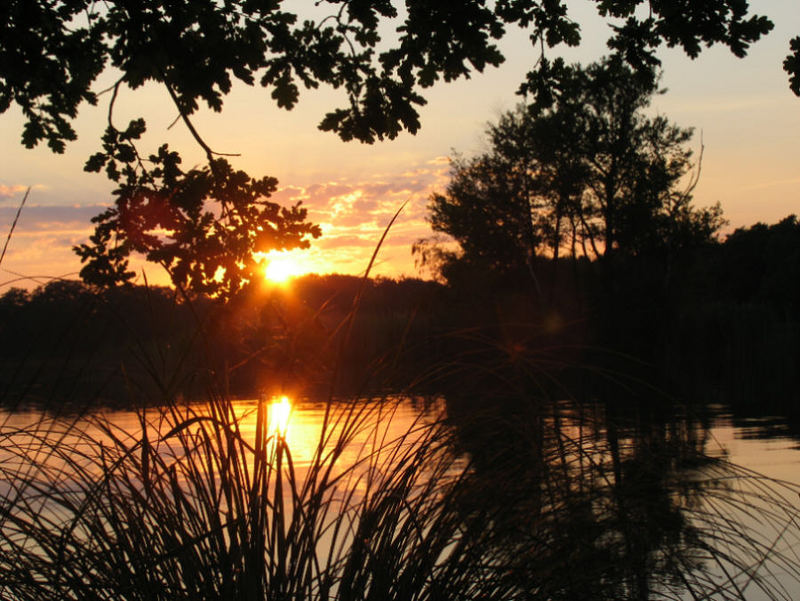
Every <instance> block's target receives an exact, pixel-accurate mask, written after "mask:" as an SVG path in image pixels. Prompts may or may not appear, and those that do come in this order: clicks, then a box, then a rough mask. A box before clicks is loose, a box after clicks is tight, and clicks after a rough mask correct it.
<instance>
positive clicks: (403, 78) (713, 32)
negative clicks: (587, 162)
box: [0, 0, 800, 294]
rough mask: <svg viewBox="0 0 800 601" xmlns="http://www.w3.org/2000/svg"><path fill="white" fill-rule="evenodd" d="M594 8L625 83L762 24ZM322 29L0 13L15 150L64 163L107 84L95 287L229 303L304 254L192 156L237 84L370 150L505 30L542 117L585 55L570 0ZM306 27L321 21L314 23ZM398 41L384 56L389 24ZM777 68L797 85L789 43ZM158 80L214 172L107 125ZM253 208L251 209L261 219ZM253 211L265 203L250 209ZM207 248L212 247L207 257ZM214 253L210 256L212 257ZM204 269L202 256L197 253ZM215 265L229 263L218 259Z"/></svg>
mask: <svg viewBox="0 0 800 601" xmlns="http://www.w3.org/2000/svg"><path fill="white" fill-rule="evenodd" d="M644 2H645V0H636V1H634V2H631V1H629V0H596V6H597V10H598V12H599V13H600V15H602V16H603V17H605V18H607V19H609V20H611V21H612V25H613V27H612V29H613V34H612V36H611V38H610V39H609V46H610V47H611V48H612V50H613V51H614V52H615V53H617V54H618V55H619V56H621V57H623V58H624V59H625V60H626V61H627V62H628V63H629V64H631V65H632V66H633V68H635V69H637V70H639V71H642V72H644V71H647V70H648V69H649V68H650V67H652V66H653V65H655V64H657V63H658V59H657V58H656V56H655V51H656V49H657V48H658V47H659V46H660V45H661V44H667V45H670V46H676V45H677V46H680V47H682V48H683V49H684V50H685V51H686V52H687V54H689V55H690V56H692V57H694V56H696V55H697V54H698V53H699V51H700V49H701V46H702V45H703V44H705V45H711V44H715V43H719V44H724V45H726V46H728V47H729V48H730V49H731V50H732V52H733V53H734V54H735V55H737V56H742V55H744V54H745V52H746V50H747V48H748V47H749V45H750V44H751V43H752V42H754V41H756V40H758V39H759V37H761V36H762V35H764V34H766V33H767V32H768V31H769V30H770V29H771V28H772V24H771V23H770V22H769V20H768V19H766V18H765V17H762V16H751V15H749V14H748V11H749V8H748V4H747V2H746V0H706V1H704V2H682V3H681V4H680V6H679V7H677V8H676V6H675V4H674V3H663V2H655V1H652V0H650V1H648V2H647V6H648V7H649V11H646V15H645V16H643V13H642V11H640V10H637V9H639V8H640V6H641V5H642V4H643V3H644ZM315 6H316V10H317V11H318V12H319V11H322V12H323V13H325V12H326V9H328V10H329V12H330V14H323V15H322V16H321V17H320V18H315V17H314V15H312V14H309V15H300V14H298V13H296V12H294V11H293V10H287V9H285V8H284V7H283V5H282V3H281V2H280V0H140V1H139V2H135V3H131V2H115V1H109V2H103V3H95V2H93V1H91V0H69V1H68V0H55V1H53V2H40V1H38V0H33V1H32V0H8V1H7V2H4V3H3V5H2V8H0V40H2V45H0V112H4V111H6V110H7V109H8V108H9V107H10V106H11V105H12V103H13V104H16V105H18V106H19V107H20V109H21V110H22V113H23V115H24V116H25V118H26V123H25V125H24V129H23V132H22V143H23V144H24V145H25V146H26V147H33V146H36V145H37V144H39V143H40V142H46V143H47V144H48V146H49V147H50V148H51V149H52V150H53V151H54V152H63V151H64V149H65V146H66V143H67V142H68V141H70V140H73V139H75V137H76V132H75V131H74V129H73V128H72V125H71V122H72V121H73V119H74V118H75V116H76V115H77V111H78V108H79V106H80V105H81V103H83V102H87V103H90V104H95V103H96V102H97V101H98V98H99V96H100V92H97V91H96V90H95V89H94V87H93V86H94V85H95V83H96V80H97V78H98V76H99V75H100V74H101V73H102V72H103V71H104V70H105V69H107V68H113V69H114V70H115V72H116V73H118V74H119V78H118V80H117V81H116V83H115V84H114V86H113V87H112V88H111V89H110V90H108V92H109V98H110V99H109V119H108V121H109V123H108V128H107V131H106V134H105V136H104V138H103V149H102V151H101V152H100V153H98V154H96V155H94V156H93V157H91V158H90V160H89V161H88V162H87V165H86V168H87V169H88V170H90V171H99V170H101V169H105V171H106V174H107V175H108V176H109V177H110V178H111V179H112V180H113V181H115V182H117V183H118V188H117V190H116V191H115V206H114V207H112V208H111V209H110V210H109V211H106V212H105V213H103V214H102V215H99V216H98V217H97V218H96V219H95V222H96V232H95V235H94V236H93V237H92V239H91V241H90V244H85V245H81V246H79V247H78V248H77V249H76V250H77V252H78V254H79V255H80V256H81V258H82V260H83V261H85V262H86V266H85V268H84V270H83V272H82V275H83V277H84V278H86V279H87V280H89V281H92V282H95V283H108V282H112V281H119V280H123V281H124V280H127V279H129V278H130V277H131V273H130V272H129V271H128V263H127V259H128V256H129V255H130V253H131V252H138V253H144V254H145V255H146V256H147V257H148V258H149V259H150V260H155V261H158V262H159V263H161V264H163V265H164V266H166V267H167V268H168V269H170V273H171V275H172V277H173V280H174V281H175V282H176V283H177V284H181V285H184V286H187V287H189V288H191V289H195V290H198V291H203V292H210V293H219V294H223V293H229V292H232V291H235V290H237V289H238V288H239V287H240V286H241V285H242V283H243V282H244V281H246V280H247V279H248V278H249V277H251V275H252V273H251V271H252V269H251V265H250V261H249V259H247V257H250V256H251V255H252V253H253V252H254V251H257V250H266V249H269V248H284V247H292V246H298V245H299V246H303V245H307V244H308V238H309V237H315V236H317V235H319V230H318V229H317V228H315V227H314V226H312V225H310V224H308V223H307V222H306V213H305V211H304V209H302V208H301V207H299V206H295V207H291V208H289V209H285V211H287V212H286V213H284V209H280V208H279V207H277V205H275V204H274V203H270V202H269V201H268V200H266V199H267V198H268V197H269V194H270V193H271V192H272V191H273V190H274V188H275V185H276V182H275V181H274V179H270V178H260V179H256V178H251V177H249V176H248V175H247V174H244V173H242V172H239V171H236V170H234V169H233V168H232V167H231V166H230V165H229V164H228V163H227V161H226V160H225V159H223V158H221V157H220V156H219V154H218V153H216V152H214V151H213V150H212V148H211V147H210V146H209V145H208V144H207V143H206V142H205V141H204V140H203V138H202V137H201V135H200V134H199V132H198V131H197V130H196V129H195V128H194V126H193V124H192V121H191V117H192V115H193V113H194V112H195V111H196V110H197V109H198V108H199V105H200V103H201V102H203V103H205V104H207V105H208V106H209V107H210V108H212V109H213V110H215V111H220V110H222V108H223V104H224V99H225V96H226V95H227V94H228V93H229V91H230V90H231V86H232V84H233V80H238V81H240V82H243V83H245V84H247V85H255V84H256V82H258V83H259V84H260V85H261V86H263V87H265V88H268V89H270V90H271V94H270V95H271V97H272V99H273V100H274V101H275V102H276V103H277V104H278V106H280V107H283V108H286V109H291V108H292V107H293V106H294V105H295V103H296V102H297V100H298V98H299V94H300V87H301V86H303V87H305V88H307V89H312V88H317V87H319V86H320V85H321V84H326V85H330V86H332V87H334V88H339V89H342V90H344V92H345V94H346V97H347V106H345V107H343V108H337V109H334V110H332V111H331V112H329V113H328V114H327V115H325V117H324V118H323V119H322V121H321V123H320V128H321V129H323V130H326V131H332V132H335V133H337V134H338V135H339V136H341V137H342V138H343V139H345V140H351V139H357V140H360V141H362V142H373V141H375V140H380V139H383V138H394V137H395V136H397V135H398V133H400V131H402V130H403V129H405V130H408V131H409V132H411V133H414V132H416V131H417V129H418V128H419V126H420V123H419V115H418V113H417V107H419V106H421V105H423V104H424V103H425V99H424V98H423V96H422V95H421V91H422V90H423V89H425V88H427V87H430V86H431V85H433V84H434V83H435V82H436V81H438V80H444V81H451V80H454V79H457V78H460V77H469V76H470V74H471V73H473V72H474V71H482V70H483V69H484V68H486V67H487V66H496V65H498V64H500V63H501V62H502V61H503V55H502V53H501V52H500V50H499V49H498V47H497V46H496V44H495V42H496V41H497V40H499V39H500V38H502V37H503V36H504V35H505V33H506V31H507V28H508V27H511V26H518V27H521V28H523V29H525V30H527V31H529V32H530V38H531V41H532V43H533V46H534V48H537V49H539V50H540V52H541V56H540V58H539V60H538V61H537V63H536V66H535V67H534V68H533V70H532V71H531V72H530V73H529V74H528V76H527V78H526V80H525V81H524V82H523V84H522V85H521V87H520V92H521V93H523V94H529V95H531V96H532V98H533V99H534V100H535V101H536V102H537V103H538V104H539V105H541V106H548V105H549V104H550V102H552V100H553V98H554V97H555V96H557V95H558V93H559V89H560V87H561V81H562V79H563V78H564V76H565V74H567V72H568V69H567V67H566V66H565V65H564V63H563V61H561V60H559V59H556V60H554V61H551V60H549V59H548V58H547V57H546V56H545V54H544V49H545V47H547V48H550V47H554V46H557V45H559V44H567V45H572V46H574V45H577V44H579V43H580V27H579V25H578V24H577V23H575V22H574V21H572V20H571V19H570V18H569V14H568V11H567V7H566V3H565V2H564V0H555V1H550V0H547V1H542V0H500V1H498V2H496V3H494V4H492V5H486V3H484V2H483V1H482V0H462V1H461V2H440V1H439V0H406V2H405V5H404V7H403V8H402V9H398V7H396V6H395V3H393V2H391V0H379V1H374V0H323V1H321V2H317V3H316V4H315ZM315 14H316V13H315ZM387 23H388V24H396V26H395V28H394V32H393V33H392V34H391V36H389V39H384V38H383V37H382V36H384V31H385V30H384V24H387ZM792 51H793V53H794V54H793V55H792V56H790V57H789V58H787V59H786V62H785V64H784V67H785V69H786V70H787V72H788V73H789V74H790V75H791V74H794V77H795V79H793V83H792V86H793V89H795V91H796V92H798V90H797V89H796V78H797V67H798V65H797V56H798V54H800V44H796V45H794V46H792ZM148 81H152V82H155V83H158V84H160V85H163V86H164V87H165V88H166V90H167V91H168V93H169V95H170V97H171V98H172V101H173V102H174V104H175V107H176V109H177V111H178V114H179V116H180V118H181V119H182V120H183V122H184V124H185V125H186V127H187V128H188V129H189V130H190V132H191V133H192V135H193V136H194V138H195V140H196V141H197V143H198V144H199V145H200V146H201V147H202V149H203V150H204V151H205V153H206V155H207V158H208V165H207V166H205V167H203V168H199V169H191V170H188V171H185V172H184V171H182V170H181V169H180V167H179V165H180V157H179V156H178V155H177V154H176V153H175V152H174V151H171V150H169V149H168V148H167V147H166V146H161V147H160V148H159V149H158V150H157V151H156V152H153V153H145V152H141V153H140V152H139V150H138V148H137V146H136V142H137V140H139V139H140V137H141V134H142V133H143V132H144V129H145V123H144V120H142V119H137V120H134V121H132V122H131V123H130V124H129V125H127V126H124V127H117V126H116V125H115V124H114V122H113V107H114V102H115V100H116V98H117V95H118V93H120V92H121V91H123V90H124V89H125V88H131V89H133V88H138V87H140V86H142V85H143V84H144V83H146V82H148ZM254 203H255V204H254ZM258 203H261V204H258ZM204 241H206V242H207V243H206V242H204ZM209 246H210V247H211V248H208V247H209ZM207 252H211V253H213V256H212V257H209V256H208V255H206V254H204V253H207ZM223 255H224V257H223Z"/></svg>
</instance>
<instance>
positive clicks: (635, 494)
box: [0, 396, 800, 600]
mask: <svg viewBox="0 0 800 601" xmlns="http://www.w3.org/2000/svg"><path fill="white" fill-rule="evenodd" d="M0 423H2V430H1V431H0V435H1V436H2V438H3V443H2V448H0V456H1V457H0V458H1V459H2V461H1V462H0V465H2V488H1V489H0V490H1V491H2V497H3V503H4V511H5V515H6V516H8V517H7V519H6V520H5V521H4V522H3V526H2V528H3V530H2V532H3V537H2V542H0V555H1V556H2V557H3V559H2V562H3V563H4V564H5V565H3V566H0V567H2V568H3V570H4V571H3V573H5V574H7V576H5V577H2V579H0V586H2V587H3V588H2V590H0V593H2V596H3V598H6V597H8V598H20V599H21V598H37V596H38V597H39V598H47V596H48V595H49V596H50V597H52V598H57V596H58V595H63V594H66V595H67V596H66V597H65V598H70V597H72V598H82V597H83V598H85V596H83V594H82V593H81V591H84V592H86V591H92V594H96V593H98V594H99V598H114V596H121V597H125V596H126V594H127V593H128V592H130V590H131V588H130V587H133V586H134V583H136V584H135V586H137V587H140V588H141V587H156V588H158V590H163V591H171V592H170V595H173V597H172V598H182V597H186V598H192V597H193V596H202V597H205V598H209V597H213V596H220V595H223V594H228V593H230V594H234V595H237V594H239V593H241V592H242V587H244V586H245V584H246V583H249V584H247V586H251V587H255V588H256V589H257V590H261V591H264V590H270V591H275V590H277V591H282V595H284V596H283V597H281V596H280V595H278V596H276V597H275V598H301V597H302V598H313V599H323V598H333V597H336V598H372V596H374V595H378V594H381V595H387V596H386V597H385V598H393V597H394V598H454V599H455V598H475V599H477V598H498V599H501V598H502V599H510V598H526V599H581V598H586V599H589V598H592V599H612V598H613V599H658V598H667V599H701V598H708V599H729V598H733V599H748V600H758V599H773V598H777V599H793V598H800V584H799V583H800V571H798V568H797V566H798V565H800V562H799V561H798V557H797V552H796V549H800V546H798V545H800V521H798V515H797V507H798V506H800V495H798V491H799V490H800V487H798V486H796V484H797V483H798V481H800V471H799V470H798V467H800V449H799V448H798V442H797V441H798V433H796V432H793V431H792V429H791V426H790V425H789V423H788V422H787V421H786V420H784V419H783V418H781V417H780V416H764V417H761V418H752V417H751V418H747V419H742V418H739V417H737V416H736V414H735V413H734V412H733V411H732V410H731V409H730V408H728V407H725V406H722V405H713V406H706V407H703V408H702V409H693V410H688V409H686V408H680V409H676V408H674V407H672V408H670V410H668V411H662V410H653V408H652V407H651V406H647V407H646V408H643V407H630V406H626V407H625V409H620V408H618V407H616V408H615V407H612V406H610V405H609V404H608V403H598V402H593V403H588V402H585V403H576V402H574V401H560V402H550V403H546V404H529V403H520V402H519V401H513V402H512V401H507V403H506V404H502V403H501V404H497V403H493V404H491V405H489V406H487V405H486V404H485V403H480V402H477V403H476V402H475V399H472V400H468V399H463V398H453V397H444V396H439V397H435V398H432V399H431V398H425V399H422V398H411V397H395V396H389V397H386V398H383V399H380V400H379V401H368V400H366V399H360V400H357V401H350V402H346V403H334V404H328V403H325V402H320V401H315V400H314V399H291V400H290V399H288V398H285V397H284V398H281V397H275V398H262V399H250V400H236V401H233V402H231V403H227V402H222V401H220V402H217V403H210V404H194V405H190V406H187V407H181V408H172V409H169V408H161V409H148V410H147V411H145V412H135V411H121V410H110V409H109V410H95V411H92V412H89V413H85V414H83V415H80V416H76V415H71V416H69V415H65V416H60V417H54V416H52V415H49V414H47V413H45V412H42V411H39V410H35V409H32V410H26V411H15V412H13V413H8V412H7V413H3V414H1V415H0ZM247 550H249V551H248V552H245V551H247ZM248 553H249V554H248ZM78 556H80V557H82V558H85V561H86V563H84V562H83V561H81V560H76V557H78ZM41 557H46V558H47V561H41V559H40V558H41ZM254 557H257V558H258V559H257V560H255V561H256V564H254V563H253V561H254ZM36 558H39V559H36ZM48 562H49V563H48ZM137 562H140V563H141V564H142V565H141V566H139V567H137ZM261 562H263V564H264V565H263V566H261ZM254 565H258V566H260V567H259V568H258V569H256V568H255V567H254ZM48 566H49V567H48ZM59 566H60V567H59ZM64 566H66V567H64ZM145 566H146V568H147V570H146V572H147V573H145V569H144V568H145ZM34 568H35V570H34V571H38V572H39V574H38V576H37V577H36V578H37V579H39V580H42V581H44V580H48V579H51V580H52V581H50V582H48V584H47V586H44V585H41V586H40V585H35V586H34V584H33V583H32V582H28V583H27V584H25V582H26V581H25V578H23V577H22V576H21V575H20V574H21V573H22V572H21V571H20V570H23V571H26V572H25V573H26V574H28V573H31V570H32V569H34ZM104 570H105V572H106V573H104ZM204 570H205V572H208V573H207V574H205V575H204V576H202V578H201V577H199V576H198V574H200V573H201V572H202V573H205V572H203V571H204ZM121 571H125V573H126V576H125V578H127V579H128V580H127V585H125V586H127V587H129V588H123V589H120V588H119V587H120V586H121V585H120V582H121V581H122V580H124V579H122V580H121V577H120V574H121ZM128 571H130V573H128ZM62 572H63V573H62ZM211 573H215V574H216V575H215V576H211V575H210V574H211ZM112 576H113V577H112ZM190 576H191V583H189V584H187V579H188V578H189V577H190ZM23 585H24V586H23ZM42 586H44V588H42ZM26 587H27V588H26ZM37 587H38V588H37ZM43 590H45V592H46V593H47V594H45V595H43V596H42V592H43ZM76 591H77V592H76ZM175 591H179V592H180V594H177V596H175V595H176V593H175ZM28 593H30V594H28ZM26 595H27V596H26ZM437 595H438V597H437ZM152 598H169V597H160V596H159V595H156V596H155V597H152ZM264 598H270V597H264ZM374 598H378V597H377V596H375V597H374Z"/></svg>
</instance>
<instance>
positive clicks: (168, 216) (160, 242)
mask: <svg viewBox="0 0 800 601" xmlns="http://www.w3.org/2000/svg"><path fill="white" fill-rule="evenodd" d="M143 131H144V123H143V122H141V121H133V122H131V124H130V125H129V126H128V128H127V129H126V130H125V131H123V132H119V131H117V130H114V129H113V128H112V127H109V128H108V130H107V132H106V134H105V136H104V141H103V145H104V149H103V152H100V153H97V154H95V155H93V156H92V157H91V158H90V159H89V160H88V161H87V164H86V169H87V170H88V171H100V170H101V169H105V171H106V173H107V175H108V176H109V177H110V178H111V179H112V180H114V181H116V182H117V183H118V184H119V185H118V187H117V189H116V190H115V191H114V196H115V205H114V206H113V207H111V208H109V209H108V210H106V211H105V212H103V213H102V214H100V215H98V216H97V217H95V218H93V219H92V221H93V222H94V223H95V224H96V229H95V233H94V234H93V235H92V236H91V238H90V244H81V245H80V246H77V247H76V248H75V251H76V252H77V254H78V255H79V256H80V257H81V261H82V262H83V263H85V266H84V268H83V269H82V271H81V277H82V278H83V279H84V280H85V281H86V282H88V283H91V284H95V285H100V286H106V285H109V284H113V283H117V282H120V281H128V280H130V279H131V278H132V277H133V275H134V274H133V273H132V272H131V271H128V257H129V256H130V254H131V253H132V252H135V253H139V254H142V255H144V256H145V257H146V258H147V260H149V261H151V262H154V263H157V264H160V265H162V266H163V267H164V268H165V269H166V270H167V271H168V272H169V274H170V276H171V277H172V280H173V283H174V284H176V285H178V286H181V287H182V288H184V289H190V290H192V291H193V292H195V293H199V294H207V295H212V296H222V297H224V298H229V297H230V296H232V295H233V294H235V293H236V292H237V291H238V290H240V289H241V287H242V286H243V285H244V284H246V283H247V282H248V281H252V280H253V279H254V278H256V277H258V275H257V270H258V268H259V265H258V263H257V261H256V259H255V258H254V256H253V253H257V252H266V251H268V250H272V249H285V248H297V247H300V248H304V247H307V246H308V244H309V243H308V240H307V239H306V237H307V236H311V237H314V238H316V237H318V236H319V235H320V233H321V231H320V228H319V226H317V225H313V224H310V223H308V222H307V220H306V218H307V211H306V209H305V208H303V207H302V206H301V205H300V203H298V204H296V205H294V206H292V207H281V206H280V205H278V204H277V203H275V202H271V201H269V200H268V199H269V197H270V195H271V194H272V193H273V192H275V190H276V189H277V185H278V182H277V180H276V179H275V178H271V177H263V178H261V179H254V178H251V177H250V176H249V175H247V174H246V173H245V172H243V171H237V170H235V169H234V168H233V167H232V166H231V165H230V164H229V163H228V162H227V161H226V160H225V159H222V158H215V159H212V160H211V161H210V163H209V165H207V166H205V167H202V168H194V169H190V170H188V171H183V170H182V169H181V166H180V165H181V158H180V156H179V154H178V153H177V152H174V151H171V150H170V149H169V147H168V146H167V145H163V146H161V147H160V148H159V149H158V152H157V153H156V154H153V155H150V156H149V157H148V158H147V159H143V158H142V157H140V156H139V154H138V152H137V151H136V148H135V146H133V144H132V140H134V139H136V138H138V137H139V136H140V135H141V133H142V132H143Z"/></svg>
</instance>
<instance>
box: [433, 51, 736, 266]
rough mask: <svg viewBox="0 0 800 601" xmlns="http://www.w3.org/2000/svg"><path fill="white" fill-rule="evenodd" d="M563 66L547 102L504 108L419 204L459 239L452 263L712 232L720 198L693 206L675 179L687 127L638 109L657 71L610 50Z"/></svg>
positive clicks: (587, 253)
mask: <svg viewBox="0 0 800 601" xmlns="http://www.w3.org/2000/svg"><path fill="white" fill-rule="evenodd" d="M567 73H568V77H565V79H564V82H565V84H564V85H565V87H564V88H563V95H561V96H560V97H559V98H558V99H557V100H556V101H555V102H554V104H553V105H552V106H551V107H550V108H548V109H544V110H539V109H537V108H536V107H535V106H529V107H520V108H519V109H517V111H515V112H512V113H508V114H506V115H504V116H503V117H502V118H501V119H500V120H499V122H498V123H497V124H495V125H492V126H490V128H489V130H488V135H489V141H490V145H491V147H490V150H489V152H488V153H486V154H483V155H480V156H478V157H475V158H472V159H469V160H465V159H463V158H460V157H457V158H456V159H455V160H454V161H453V168H452V177H451V181H450V183H449V184H448V186H447V190H446V193H445V194H434V195H433V196H432V197H431V201H430V204H429V210H430V216H429V221H430V223H431V226H432V228H433V229H434V231H437V232H442V233H445V234H448V235H450V236H452V237H453V238H454V239H455V240H456V241H457V242H458V243H459V245H460V247H461V251H462V253H463V254H462V256H461V259H460V260H463V261H466V262H467V263H473V264H479V265H485V266H487V267H488V268H490V269H491V270H495V271H507V272H512V273H513V272H519V270H520V268H521V267H524V266H528V267H529V268H530V269H532V267H533V265H532V263H533V258H534V257H535V256H537V255H543V254H549V256H551V257H552V258H553V259H554V260H558V257H559V254H560V253H559V251H560V249H561V248H562V247H566V248H567V249H568V250H569V252H570V254H571V257H572V259H576V258H577V257H578V256H583V257H588V258H590V259H596V258H598V257H603V258H606V259H608V258H609V257H611V256H612V255H613V254H620V255H623V256H631V257H636V256H653V255H663V254H674V253H675V252H677V251H679V250H680V249H682V248H690V247H693V246H697V245H701V244H703V243H706V242H708V241H709V240H711V239H712V238H713V236H714V235H715V233H716V231H717V230H718V228H719V227H720V226H721V225H722V220H721V217H720V209H719V207H718V206H717V207H715V208H711V209H702V210H697V209H695V208H693V207H692V206H691V200H692V196H691V191H692V189H693V187H694V184H695V183H696V177H692V178H691V181H690V182H689V184H688V186H687V187H686V188H685V189H680V188H679V185H680V184H681V182H682V181H683V180H684V179H685V178H686V177H687V176H688V175H689V174H690V170H691V168H692V163H691V154H692V153H691V151H690V150H688V149H687V148H686V143H687V142H688V141H689V139H690V137H691V130H687V129H681V128H679V127H677V126H675V125H672V124H671V123H669V121H667V119H666V118H664V117H661V116H658V117H654V118H651V117H648V116H646V115H645V114H644V109H645V108H646V107H647V106H648V105H649V103H650V100H651V97H652V95H653V94H656V93H658V88H657V85H656V82H655V80H654V79H652V78H649V77H639V76H637V74H636V73H635V72H633V71H632V70H631V69H630V68H629V67H627V66H625V65H624V64H622V63H621V62H620V61H619V60H617V59H615V58H610V59H606V60H604V61H603V62H601V63H596V64H592V65H590V66H588V67H586V68H580V67H578V66H573V67H570V68H569V70H568V72H567ZM698 169H699V167H698ZM419 248H420V249H421V250H424V247H419ZM454 258H455V257H454V256H452V255H451V257H450V259H451V260H452V259H454Z"/></svg>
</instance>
